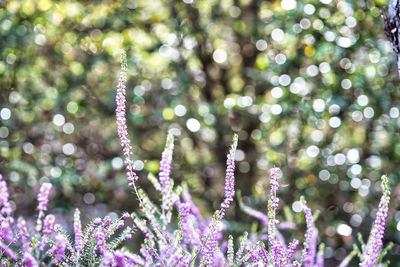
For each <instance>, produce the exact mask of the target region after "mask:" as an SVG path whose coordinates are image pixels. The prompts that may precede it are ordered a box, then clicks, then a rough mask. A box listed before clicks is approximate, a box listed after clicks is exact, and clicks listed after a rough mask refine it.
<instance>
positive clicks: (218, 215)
mask: <svg viewBox="0 0 400 267" xmlns="http://www.w3.org/2000/svg"><path fill="white" fill-rule="evenodd" d="M237 143H238V136H237V134H235V135H234V136H233V141H232V146H231V149H230V151H229V154H228V156H227V160H226V171H225V197H224V201H223V202H222V204H221V208H220V209H219V210H217V211H216V212H215V214H214V216H213V218H212V219H211V223H210V224H209V227H208V232H207V234H206V235H205V236H204V238H203V242H204V250H205V252H204V255H205V256H204V259H203V265H204V266H213V264H214V260H215V253H216V246H217V234H218V231H219V230H220V229H219V226H220V225H221V224H222V222H221V220H222V219H223V218H224V216H225V211H226V209H228V208H229V205H230V203H231V202H232V200H233V196H234V194H235V174H234V172H235V153H236V149H237Z"/></svg>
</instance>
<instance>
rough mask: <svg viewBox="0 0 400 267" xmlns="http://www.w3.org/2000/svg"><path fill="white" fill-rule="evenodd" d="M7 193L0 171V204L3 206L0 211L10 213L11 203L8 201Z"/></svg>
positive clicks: (4, 213)
mask: <svg viewBox="0 0 400 267" xmlns="http://www.w3.org/2000/svg"><path fill="white" fill-rule="evenodd" d="M8 198H9V194H8V188H7V183H6V181H4V180H3V175H1V173H0V205H1V206H3V207H2V209H1V211H0V213H1V214H3V215H10V214H11V212H12V209H11V205H10V203H9V202H8Z"/></svg>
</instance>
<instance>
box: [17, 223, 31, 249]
mask: <svg viewBox="0 0 400 267" xmlns="http://www.w3.org/2000/svg"><path fill="white" fill-rule="evenodd" d="M17 229H18V239H19V240H20V241H21V244H22V254H24V255H25V254H30V253H31V251H32V249H31V247H30V243H29V242H28V240H29V237H30V236H29V233H28V229H27V228H26V222H25V220H24V219H23V218H22V217H21V218H18V222H17Z"/></svg>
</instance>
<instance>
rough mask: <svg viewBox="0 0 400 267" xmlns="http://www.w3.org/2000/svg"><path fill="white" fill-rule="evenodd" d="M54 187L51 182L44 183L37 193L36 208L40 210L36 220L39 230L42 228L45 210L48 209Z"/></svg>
mask: <svg viewBox="0 0 400 267" xmlns="http://www.w3.org/2000/svg"><path fill="white" fill-rule="evenodd" d="M52 187H53V186H52V185H51V184H50V183H43V184H42V186H41V187H40V189H39V194H38V195H37V200H38V206H37V208H36V209H37V210H38V211H39V215H38V219H37V222H36V230H37V231H38V232H39V231H40V230H41V229H42V217H43V216H44V212H45V211H46V210H47V205H48V203H49V197H50V193H51V188H52Z"/></svg>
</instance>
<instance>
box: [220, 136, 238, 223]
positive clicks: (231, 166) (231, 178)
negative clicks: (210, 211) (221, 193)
mask: <svg viewBox="0 0 400 267" xmlns="http://www.w3.org/2000/svg"><path fill="white" fill-rule="evenodd" d="M237 144H238V136H237V134H235V135H234V136H233V142H232V147H231V149H230V151H229V154H228V156H227V159H226V171H225V198H224V201H223V202H222V204H221V209H220V212H219V219H220V220H222V219H223V218H224V216H225V210H226V209H228V208H229V205H230V203H231V202H232V200H233V197H234V195H235V153H236V148H237Z"/></svg>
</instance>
